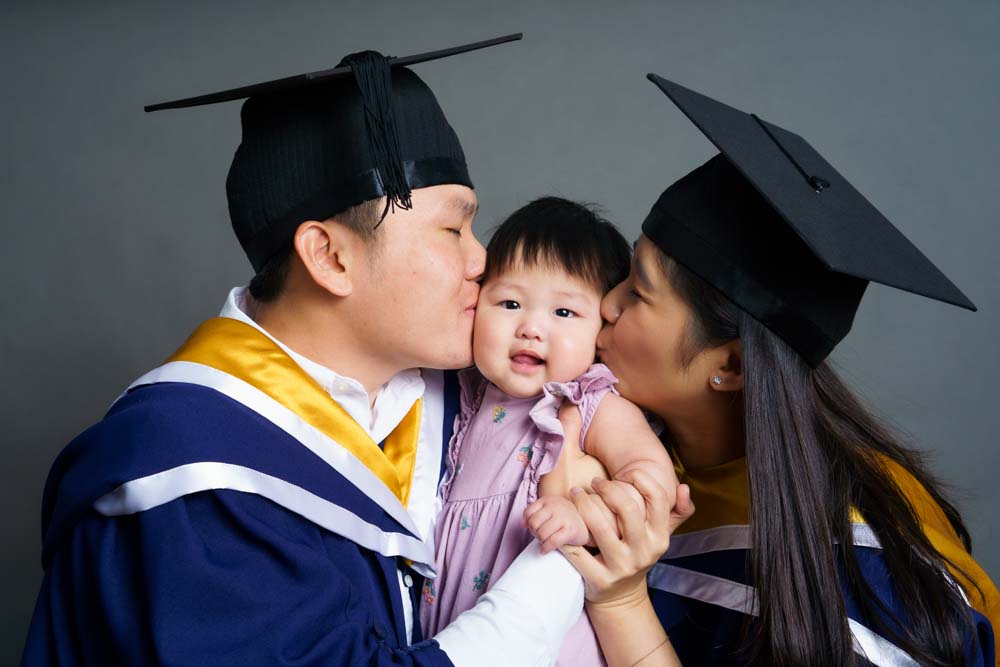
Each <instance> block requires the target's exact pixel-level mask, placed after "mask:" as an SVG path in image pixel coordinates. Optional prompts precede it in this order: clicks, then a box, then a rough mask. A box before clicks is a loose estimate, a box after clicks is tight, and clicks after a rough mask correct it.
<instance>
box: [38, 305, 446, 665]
mask: <svg viewBox="0 0 1000 667" xmlns="http://www.w3.org/2000/svg"><path fill="white" fill-rule="evenodd" d="M424 380H425V382H426V385H427V391H426V393H425V396H424V398H423V399H421V400H419V401H417V403H416V404H415V405H414V406H413V408H412V409H411V410H410V413H409V414H408V415H407V416H406V418H404V419H403V421H402V423H401V424H400V425H399V426H398V427H397V428H396V430H395V431H393V433H392V434H391V435H390V436H388V437H387V438H386V440H385V441H384V442H383V443H375V442H374V441H372V440H371V438H370V437H369V436H368V434H367V433H366V432H365V431H364V430H363V429H361V427H359V426H358V425H357V424H356V423H355V422H354V421H353V420H351V418H350V417H349V416H348V415H347V414H346V413H345V412H344V411H343V410H342V409H341V408H340V406H339V405H338V404H337V403H336V402H334V401H333V399H332V398H330V396H329V395H328V394H326V392H324V391H323V389H322V388H321V387H320V386H319V385H318V384H316V382H315V381H314V380H312V378H310V377H309V376H308V375H307V374H306V373H305V372H304V371H303V370H302V369H301V368H300V367H299V366H297V365H296V364H295V363H294V362H293V361H292V360H291V359H290V358H289V357H288V356H287V355H286V354H285V353H284V352H283V351H282V350H281V349H280V348H279V347H278V346H277V345H275V343H274V342H273V341H271V340H270V339H269V338H268V337H267V336H265V335H264V334H262V333H261V332H259V331H257V330H256V329H254V328H253V327H250V326H248V325H246V324H244V323H241V322H238V321H236V320H231V319H227V318H217V319H214V320H209V321H208V322H206V323H205V324H203V325H202V326H201V327H200V328H199V329H198V330H197V331H196V332H195V333H194V334H193V335H192V337H191V338H190V339H189V340H188V342H187V343H185V345H184V346H183V347H182V348H181V349H180V350H179V351H178V352H177V353H176V354H175V355H174V357H173V358H171V360H169V361H168V362H167V363H166V364H164V365H163V366H161V367H159V368H158V369H156V370H154V371H152V372H151V373H149V374H147V375H146V376H144V377H143V378H140V380H138V381H137V382H136V383H135V384H134V385H133V386H132V387H130V388H129V390H128V391H127V392H126V393H125V394H124V395H123V396H122V397H121V398H120V399H119V400H118V401H117V402H116V403H115V404H114V406H113V407H112V408H111V410H110V412H109V413H108V414H107V416H105V418H104V419H103V420H102V421H100V422H99V423H98V424H96V425H95V426H93V427H92V428H90V429H89V430H87V431H85V432H84V433H83V434H81V435H80V436H79V437H77V438H76V439H75V440H74V441H73V442H72V443H70V444H69V446H67V447H66V449H65V450H64V451H63V452H62V453H61V454H60V456H59V457H58V459H57V460H56V462H55V464H54V465H53V468H52V471H51V473H50V475H49V478H48V481H47V483H46V488H45V495H44V500H43V519H42V529H43V536H44V545H43V554H42V559H43V565H44V569H45V578H44V581H43V584H42V588H41V592H40V593H39V596H38V602H37V605H36V608H35V613H34V617H33V619H32V622H31V627H30V631H29V635H28V639H27V645H26V648H25V653H24V657H23V661H24V664H26V665H38V664H94V665H118V664H121V665H124V664H129V665H144V664H165V665H194V664H203V665H241V666H242V665H296V666H299V665H355V664H359V665H421V666H428V667H430V666H439V665H451V662H450V661H449V659H448V657H447V655H446V654H445V653H444V652H443V651H442V650H441V649H440V647H439V646H438V644H437V642H435V641H434V640H423V641H421V637H420V628H419V624H417V623H416V621H414V623H415V627H414V629H413V637H412V640H413V643H412V644H411V642H410V641H408V638H407V637H406V631H405V622H404V611H403V604H402V597H401V592H400V586H399V576H400V575H399V574H398V573H397V569H399V568H402V569H403V571H404V572H405V575H404V576H403V577H402V579H403V581H404V582H406V583H407V585H408V586H409V591H410V593H411V596H412V599H414V600H415V599H416V592H417V591H419V590H420V585H421V579H420V577H421V575H430V574H432V572H433V571H432V565H433V562H434V558H433V544H432V543H431V542H430V539H429V537H428V535H429V534H432V533H433V531H432V530H430V527H431V526H433V520H434V515H435V514H436V512H437V505H436V503H437V500H436V495H437V494H436V492H437V485H438V481H439V476H440V472H441V459H442V456H441V453H442V450H443V446H444V444H446V443H447V441H448V439H449V437H450V432H451V424H452V422H453V418H454V412H453V410H449V409H447V407H446V406H448V405H451V406H454V405H456V404H457V400H451V401H446V400H445V393H446V391H454V390H455V389H454V388H453V387H452V385H451V384H450V382H451V380H450V379H449V380H448V381H447V382H448V387H447V389H446V386H445V385H446V380H445V378H444V375H443V374H441V373H436V372H426V373H425V375H424Z"/></svg>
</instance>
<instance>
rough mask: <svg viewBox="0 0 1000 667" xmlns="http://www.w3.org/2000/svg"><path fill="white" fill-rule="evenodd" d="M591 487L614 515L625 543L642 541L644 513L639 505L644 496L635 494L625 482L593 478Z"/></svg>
mask: <svg viewBox="0 0 1000 667" xmlns="http://www.w3.org/2000/svg"><path fill="white" fill-rule="evenodd" d="M591 485H592V486H593V489H594V492H595V493H597V494H598V495H599V496H600V497H601V500H603V501H604V504H605V505H607V507H608V509H610V510H611V511H612V512H614V513H615V517H616V518H617V520H618V521H617V523H618V528H619V529H620V530H621V535H622V538H623V539H624V540H625V542H627V543H635V542H636V541H638V540H640V539H642V537H643V536H644V535H645V532H646V512H645V508H643V507H642V506H640V504H639V503H640V502H641V501H642V500H643V498H644V496H639V495H638V494H636V493H635V491H634V490H633V489H634V487H632V486H630V485H629V484H628V483H626V482H614V481H612V482H607V481H604V480H602V479H597V478H595V479H594V480H593V482H591ZM616 537H617V536H616ZM598 546H600V545H598Z"/></svg>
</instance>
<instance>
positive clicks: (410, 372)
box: [219, 287, 424, 442]
mask: <svg viewBox="0 0 1000 667" xmlns="http://www.w3.org/2000/svg"><path fill="white" fill-rule="evenodd" d="M252 299H253V297H252V296H250V293H249V291H248V290H247V288H246V287H234V288H233V289H232V290H230V291H229V296H228V297H227V298H226V303H225V304H224V305H223V306H222V311H221V312H220V313H219V317H228V318H231V319H234V320H239V321H240V322H243V323H244V324H249V325H250V326H252V327H253V328H255V329H257V330H258V331H260V332H261V333H263V334H264V335H265V336H267V337H268V338H270V339H271V340H273V341H274V342H275V344H276V345H278V347H280V348H281V349H282V350H284V352H285V354H287V355H288V356H289V357H291V358H292V360H293V361H294V362H295V363H297V364H298V365H299V366H301V367H302V370H304V371H305V372H306V373H308V374H309V376H310V377H312V378H313V379H314V380H316V382H317V383H319V386H321V387H323V389H324V390H326V392H327V393H328V394H330V396H331V397H332V398H333V400H335V401H337V403H339V404H340V405H341V407H343V408H344V410H346V411H347V414H349V415H351V417H352V418H353V419H354V421H356V422H357V423H358V425H359V426H361V427H362V428H363V429H365V431H367V432H368V435H370V436H371V437H372V439H373V440H374V441H375V442H382V440H384V439H385V438H386V436H388V435H389V434H390V433H392V430H393V429H394V428H396V426H397V425H398V424H399V422H401V421H402V420H403V417H405V416H406V413H408V412H409V411H410V408H411V407H413V403H414V402H415V401H416V400H417V399H418V398H420V397H421V396H423V394H424V381H423V378H422V377H421V375H420V370H419V369H416V368H411V369H407V370H405V371H401V372H399V373H396V374H395V375H393V376H392V377H391V378H389V381H388V382H386V383H385V384H384V385H382V387H381V388H380V389H379V390H378V393H377V394H376V395H375V405H374V409H373V408H372V406H371V405H370V404H369V402H368V392H367V391H365V388H364V386H362V384H361V383H360V382H358V381H357V380H355V379H354V378H350V377H347V376H346V375H340V374H339V373H337V372H336V371H334V370H332V369H330V368H327V367H326V366H323V365H322V364H318V363H316V362H315V361H312V360H311V359H308V358H306V357H304V356H302V355H301V354H299V353H298V352H296V351H295V350H293V349H291V348H290V347H288V346H287V345H285V344H284V343H282V342H281V341H280V340H278V339H277V338H275V337H274V336H272V335H271V334H270V333H269V332H268V331H267V330H266V329H264V327H262V326H260V325H259V324H257V322H255V321H254V320H253V318H251V317H250V316H249V315H248V314H247V311H248V310H249V309H250V308H249V306H250V305H251V303H252Z"/></svg>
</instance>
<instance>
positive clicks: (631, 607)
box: [586, 587, 678, 667]
mask: <svg viewBox="0 0 1000 667" xmlns="http://www.w3.org/2000/svg"><path fill="white" fill-rule="evenodd" d="M586 607H587V614H588V615H589V616H590V622H591V625H593V627H594V631H595V632H596V633H597V636H598V639H599V640H600V642H601V648H602V649H603V650H604V654H605V658H606V659H607V661H608V665H609V667H618V666H619V665H622V666H632V665H636V666H637V667H638V666H642V665H647V664H648V665H675V664H678V663H677V658H676V654H675V653H674V650H673V646H672V645H671V644H670V641H669V639H668V637H667V633H666V632H665V631H664V630H663V626H662V625H660V621H659V619H658V618H657V617H656V612H655V611H654V610H653V604H652V602H651V601H650V599H649V593H648V591H647V590H646V589H645V587H643V589H642V590H641V591H634V592H632V593H631V594H630V595H627V596H621V597H618V598H615V599H610V600H604V601H600V602H590V601H588V602H587V603H586Z"/></svg>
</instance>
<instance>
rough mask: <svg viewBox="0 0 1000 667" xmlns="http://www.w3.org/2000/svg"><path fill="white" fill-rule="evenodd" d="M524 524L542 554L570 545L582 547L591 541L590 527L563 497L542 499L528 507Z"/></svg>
mask: <svg viewBox="0 0 1000 667" xmlns="http://www.w3.org/2000/svg"><path fill="white" fill-rule="evenodd" d="M524 522H525V523H526V524H527V526H528V530H530V531H531V534H532V535H534V536H535V538H536V539H537V540H538V541H539V542H541V543H542V553H548V552H549V551H552V550H553V549H558V548H559V547H562V546H565V545H567V544H573V545H576V546H583V545H585V544H587V543H588V542H589V541H590V532H589V531H588V530H587V524H586V523H584V521H583V518H582V517H581V516H580V514H579V512H577V511H576V506H575V505H574V504H573V502H572V501H571V500H569V499H568V498H563V497H562V496H543V497H541V498H539V499H538V500H536V501H535V502H533V503H531V504H530V505H528V507H526V508H525V510H524Z"/></svg>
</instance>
